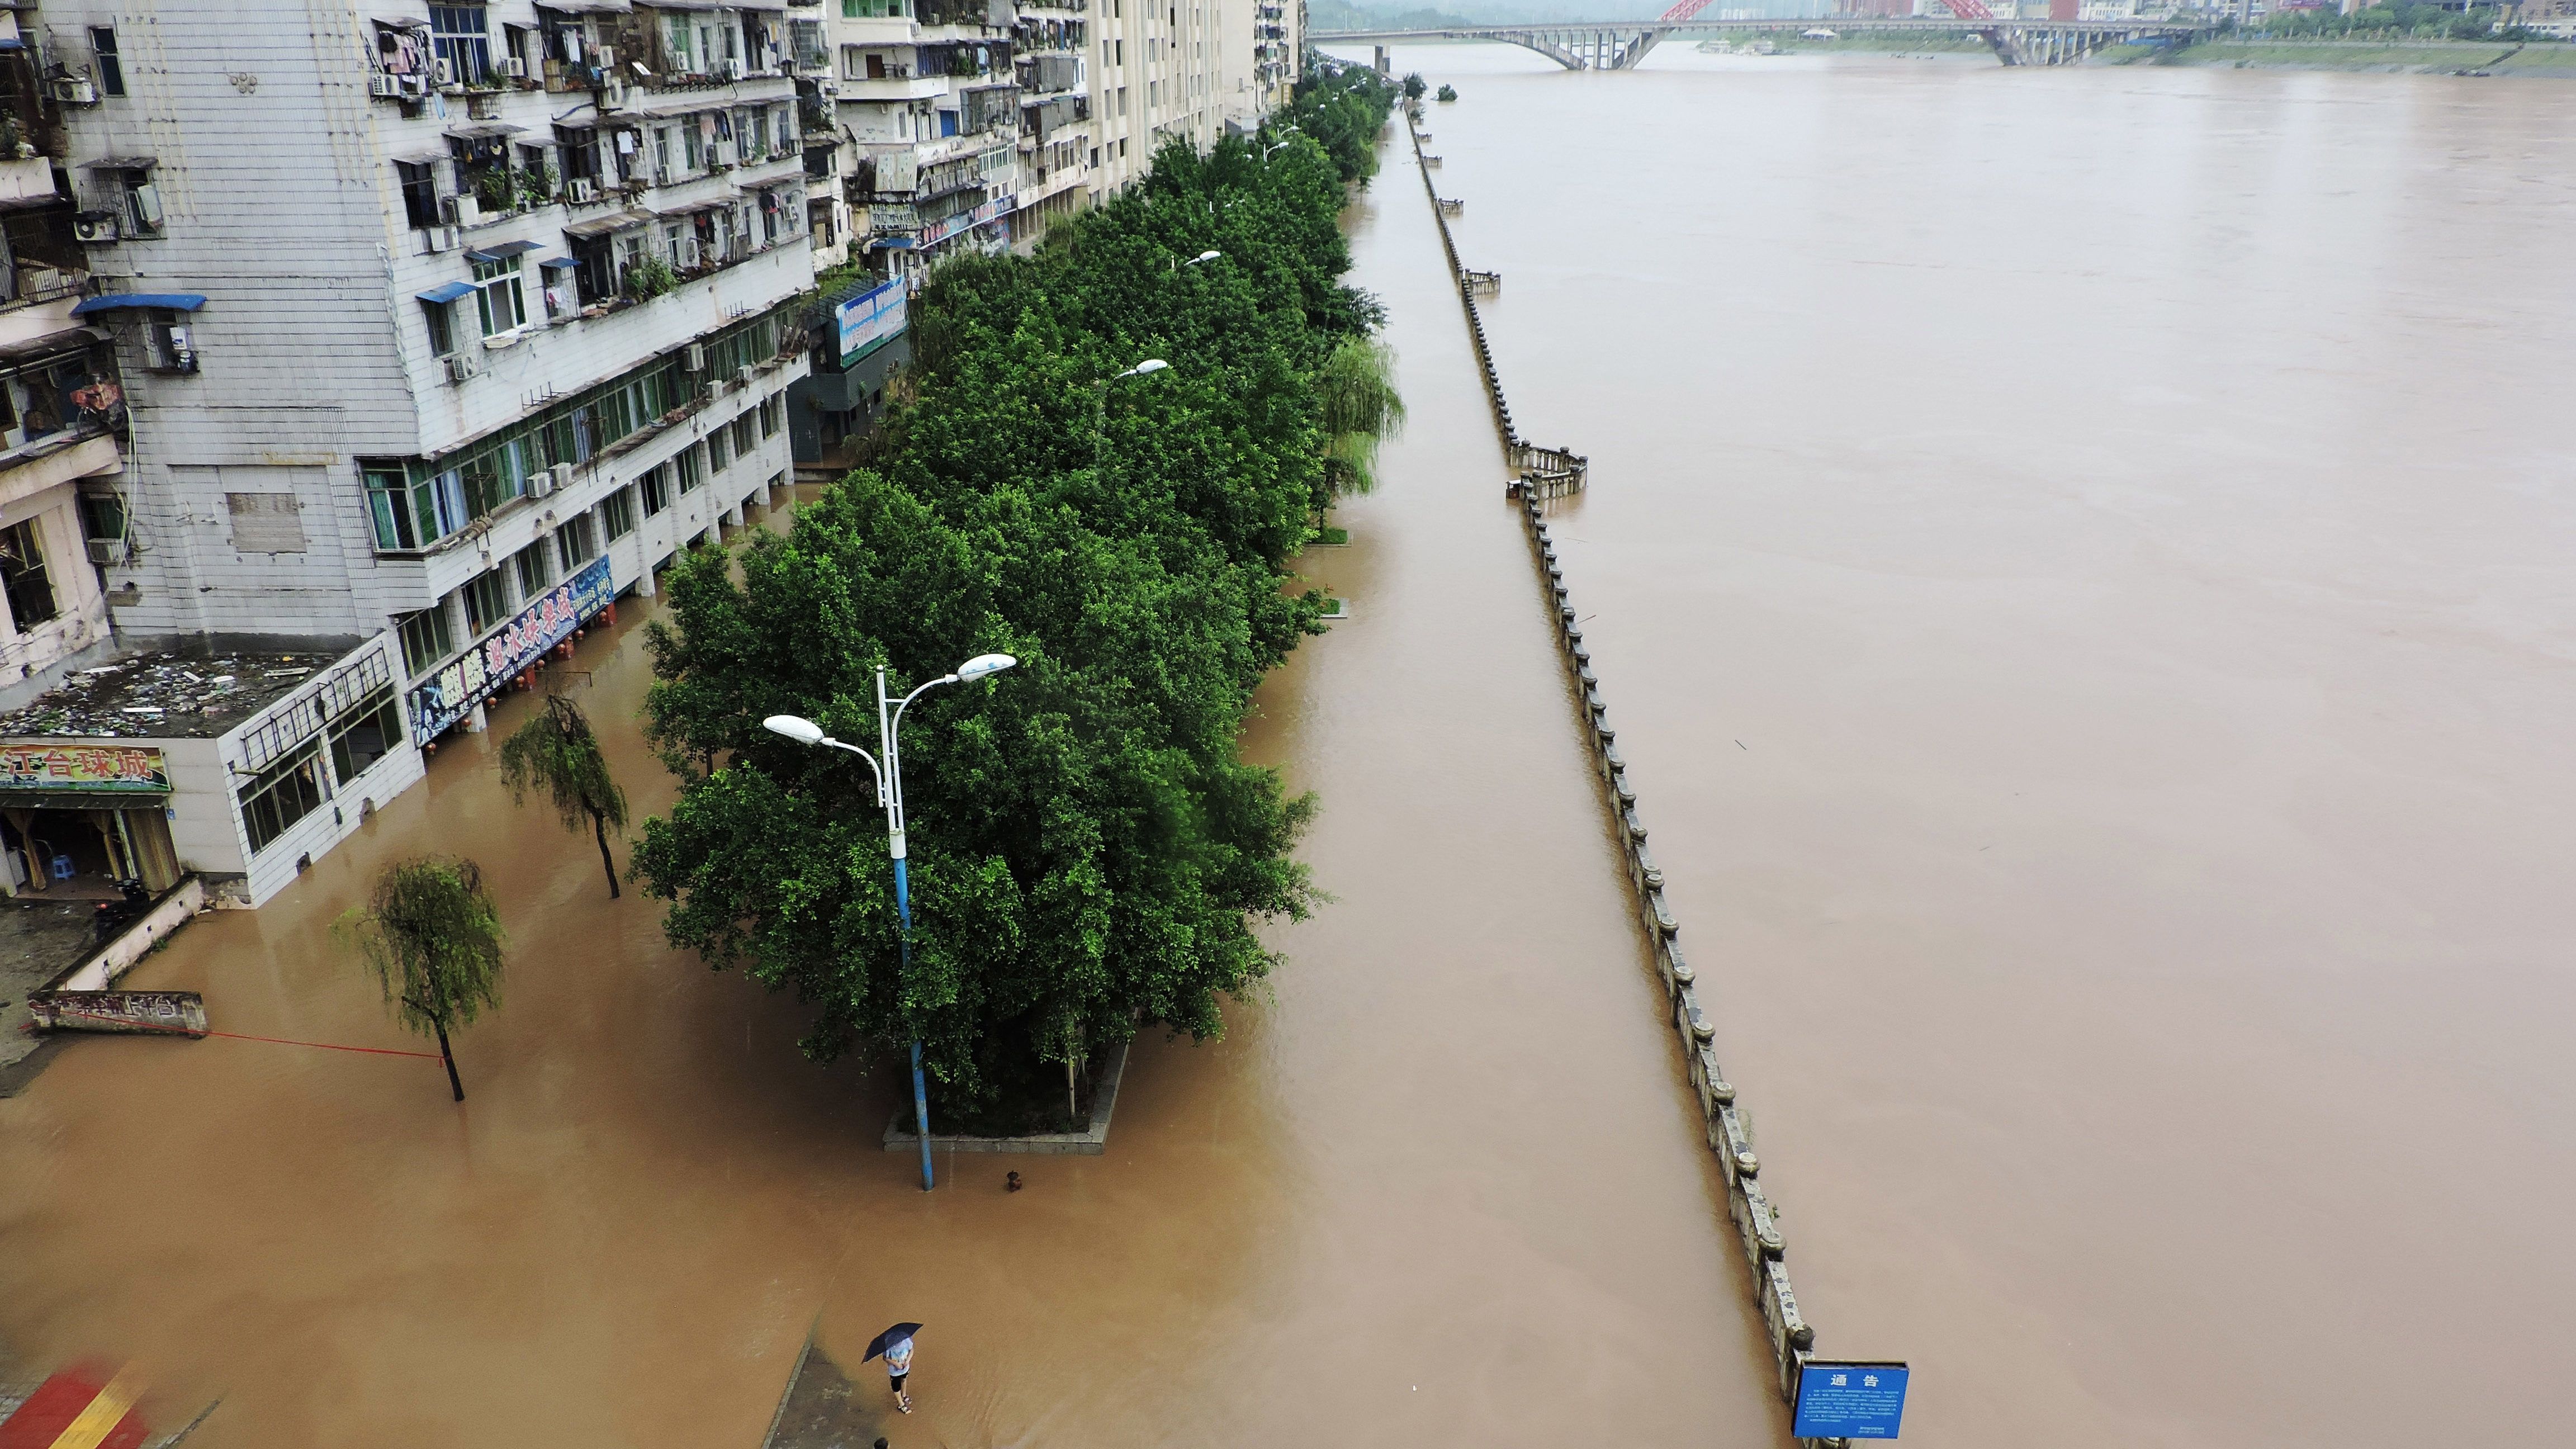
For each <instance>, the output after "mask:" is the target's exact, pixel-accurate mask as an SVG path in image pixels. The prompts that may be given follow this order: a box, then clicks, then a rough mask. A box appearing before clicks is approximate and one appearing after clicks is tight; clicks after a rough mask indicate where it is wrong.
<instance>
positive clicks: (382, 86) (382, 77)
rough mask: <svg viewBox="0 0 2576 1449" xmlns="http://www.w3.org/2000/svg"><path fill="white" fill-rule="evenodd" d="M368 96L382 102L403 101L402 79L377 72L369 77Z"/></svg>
mask: <svg viewBox="0 0 2576 1449" xmlns="http://www.w3.org/2000/svg"><path fill="white" fill-rule="evenodd" d="M367 94H368V95H370V96H373V97H375V98H376V99H377V100H380V101H398V100H401V99H402V77H401V76H398V75H387V74H385V73H384V72H383V71H375V72H372V73H371V74H369V75H368V77H367Z"/></svg>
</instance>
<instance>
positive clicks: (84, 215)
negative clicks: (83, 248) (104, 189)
mask: <svg viewBox="0 0 2576 1449" xmlns="http://www.w3.org/2000/svg"><path fill="white" fill-rule="evenodd" d="M72 236H73V238H74V239H75V240H78V241H85V242H112V241H114V240H116V237H117V232H116V213H115V212H112V211H84V212H81V213H80V214H79V215H77V216H74V217H73V218H72Z"/></svg>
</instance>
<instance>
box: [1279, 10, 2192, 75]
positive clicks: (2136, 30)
mask: <svg viewBox="0 0 2576 1449" xmlns="http://www.w3.org/2000/svg"><path fill="white" fill-rule="evenodd" d="M1710 3H1711V0H1682V3H1680V4H1677V5H1675V6H1674V7H1673V8H1672V9H1670V10H1667V11H1665V12H1664V13H1663V14H1662V15H1660V16H1658V17H1657V18H1655V19H1653V20H1588V21H1580V22H1571V21H1570V22H1567V23H1564V24H1549V25H1477V26H1457V27H1451V28H1447V29H1439V30H1341V31H1319V32H1316V33H1314V34H1311V35H1309V36H1308V37H1307V40H1308V41H1309V42H1310V43H1312V44H1316V45H1332V44H1337V43H1338V44H1345V45H1347V44H1360V43H1367V44H1373V45H1375V46H1376V47H1377V52H1378V66H1379V69H1381V70H1383V69H1385V67H1386V47H1387V45H1388V44H1389V43H1391V42H1394V41H1400V40H1490V41H1495V42H1498V43H1501V44H1504V45H1517V46H1520V47H1521V48H1522V49H1524V50H1533V51H1536V52H1538V53H1539V54H1540V55H1543V56H1546V57H1547V58H1548V59H1550V60H1552V61H1555V62H1556V63H1557V64H1558V65H1561V66H1563V67H1565V68H1566V69H1567V70H1632V69H1634V68H1635V67H1636V64H1637V62H1639V61H1641V60H1644V59H1645V58H1646V56H1647V54H1648V53H1649V52H1651V51H1652V50H1653V49H1654V48H1655V47H1656V46H1657V45H1659V44H1661V43H1663V42H1664V41H1665V40H1667V39H1669V38H1671V37H1673V36H1675V35H1680V34H1684V33H1688V34H1690V35H1693V36H1720V35H1744V36H1755V35H1779V34H1795V33H1797V32H1799V31H1803V30H1810V29H1815V28H1818V27H1823V28H1826V29H1830V30H1833V31H1834V32H1835V33H1837V34H1846V35H1847V34H1852V33H1855V32H1861V31H1870V32H1877V33H1893V34H1901V35H1922V36H1959V35H1974V36H1976V37H1977V38H1978V39H1980V40H1983V41H1984V42H1985V43H1986V45H1987V47H1988V48H1989V49H1991V50H1993V52H1994V54H1995V59H1997V60H1998V61H2001V62H2002V63H2003V64H2005V65H2071V64H2074V63H2075V62H2078V61H2081V60H2083V59H2084V58H2085V57H2086V56H2089V55H2091V54H2092V53H2093V52H2095V51H2097V50H2100V49H2101V48H2102V47H2104V46H2106V45H2120V44H2125V43H2128V42H2130V41H2137V40H2155V39H2162V40H2170V41H2174V42H2177V43H2179V42H2181V41H2185V40H2188V39H2190V38H2192V37H2193V36H2195V35H2198V34H2200V33H2201V32H2202V31H2205V30H2207V29H2208V28H2209V27H2207V26H2205V25H2196V24H2192V23H2189V22H2184V21H2167V20H2013V19H2005V18H2003V17H2000V16H1997V15H1996V14H1995V13H1994V12H1993V11H1992V10H1990V9H1988V8H1987V7H1986V4H1985V0H1942V4H1943V5H1945V6H1946V7H1947V8H1948V9H1949V10H1950V14H1949V15H1948V16H1947V17H1938V16H1891V17H1886V18H1876V17H1869V16H1839V15H1838V16H1826V17H1816V18H1809V19H1804V20H1800V19H1785V20H1784V19H1770V20H1702V19H1699V18H1697V17H1698V15H1699V12H1700V11H1701V10H1703V9H1704V8H1706V7H1707V6H1708V5H1709V4H1710Z"/></svg>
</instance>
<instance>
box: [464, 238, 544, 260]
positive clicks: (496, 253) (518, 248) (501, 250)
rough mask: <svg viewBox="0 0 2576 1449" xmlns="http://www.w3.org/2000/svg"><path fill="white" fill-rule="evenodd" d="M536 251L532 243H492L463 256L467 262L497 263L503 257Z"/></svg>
mask: <svg viewBox="0 0 2576 1449" xmlns="http://www.w3.org/2000/svg"><path fill="white" fill-rule="evenodd" d="M536 249H537V244H536V243H535V242H532V241H510V242H494V243H493V244H492V245H490V246H488V247H479V248H477V249H475V250H473V251H470V252H467V253H466V254H465V260H467V261H469V262H497V261H499V260H501V259H502V258H503V257H515V256H517V255H518V254H519V253H521V252H532V251H535V250H536Z"/></svg>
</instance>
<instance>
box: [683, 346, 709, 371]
mask: <svg viewBox="0 0 2576 1449" xmlns="http://www.w3.org/2000/svg"><path fill="white" fill-rule="evenodd" d="M680 365H681V366H682V367H685V368H687V369H688V370H689V371H691V372H704V371H706V370H707V346H706V344H705V343H703V342H692V343H690V344H689V351H688V355H687V356H686V357H685V358H683V359H682V360H681V363H680Z"/></svg>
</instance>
